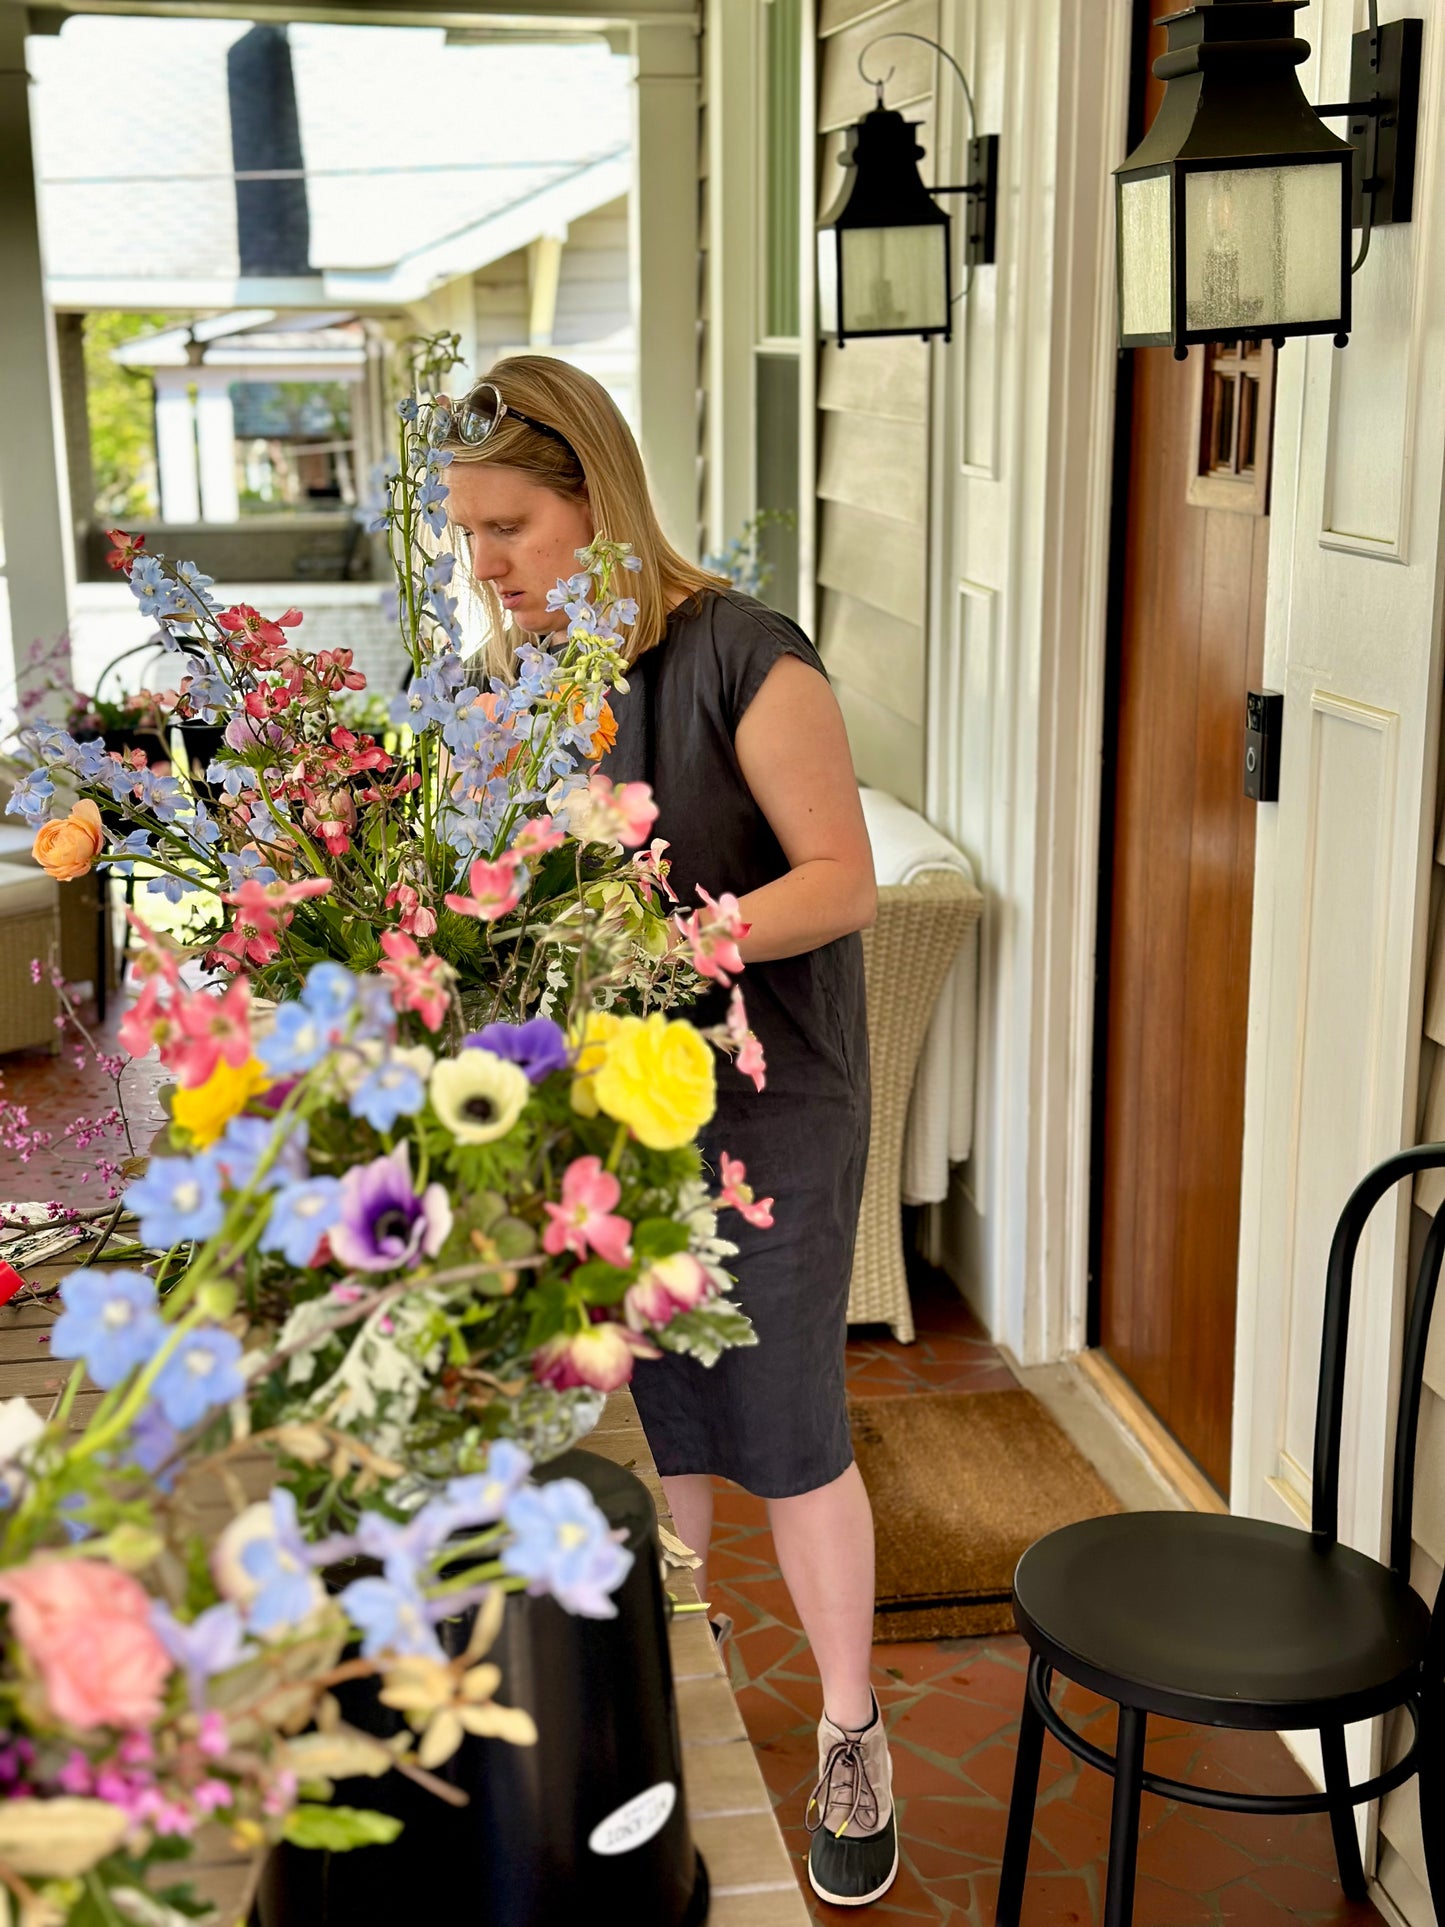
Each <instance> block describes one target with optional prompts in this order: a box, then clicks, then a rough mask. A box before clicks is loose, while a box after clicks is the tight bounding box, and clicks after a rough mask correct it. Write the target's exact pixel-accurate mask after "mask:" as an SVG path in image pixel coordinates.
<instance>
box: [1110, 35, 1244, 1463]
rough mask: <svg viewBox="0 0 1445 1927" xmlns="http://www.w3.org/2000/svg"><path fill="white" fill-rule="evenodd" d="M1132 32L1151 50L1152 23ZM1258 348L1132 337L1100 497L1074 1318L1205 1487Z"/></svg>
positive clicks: (1240, 834)
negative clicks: (1108, 715)
mask: <svg viewBox="0 0 1445 1927" xmlns="http://www.w3.org/2000/svg"><path fill="white" fill-rule="evenodd" d="M1165 10H1166V8H1165V7H1164V6H1163V5H1162V4H1161V5H1158V6H1156V7H1155V8H1154V9H1153V11H1155V12H1159V13H1162V12H1164V11H1165ZM1149 39H1150V46H1149V49H1148V57H1149V58H1150V59H1151V60H1152V58H1153V56H1154V55H1155V54H1156V53H1157V52H1158V51H1159V50H1160V46H1161V45H1162V36H1160V35H1159V34H1158V30H1157V29H1155V30H1153V31H1151V33H1150V36H1149ZM1149 85H1150V88H1151V90H1157V83H1155V82H1154V81H1153V80H1152V76H1151V78H1150V82H1149ZM1153 105H1154V102H1153V100H1152V99H1150V100H1149V102H1148V107H1149V111H1151V112H1152V108H1153ZM1272 358H1273V350H1272V349H1271V348H1269V347H1268V346H1265V347H1263V348H1261V347H1259V346H1258V345H1256V344H1245V343H1229V344H1225V345H1222V346H1220V347H1210V348H1208V349H1205V348H1198V347H1196V348H1195V349H1193V350H1192V352H1191V353H1190V356H1189V359H1188V360H1187V361H1183V362H1176V361H1175V360H1174V359H1173V358H1172V355H1171V353H1170V351H1169V350H1168V349H1167V348H1149V349H1136V350H1135V351H1133V353H1132V354H1131V355H1130V356H1129V357H1128V360H1129V362H1131V363H1132V368H1131V369H1127V370H1126V371H1125V372H1126V377H1131V379H1129V381H1128V428H1127V431H1124V430H1122V429H1121V439H1123V437H1124V435H1125V433H1126V434H1127V445H1126V446H1125V447H1122V448H1121V456H1122V457H1124V458H1125V460H1126V462H1127V470H1125V462H1124V461H1123V460H1121V465H1120V472H1121V474H1122V473H1124V472H1127V477H1128V480H1127V491H1126V494H1125V497H1124V499H1123V501H1122V502H1120V503H1119V504H1118V505H1117V507H1116V514H1118V515H1119V516H1120V517H1122V525H1121V527H1120V529H1119V531H1118V533H1119V536H1120V538H1121V547H1122V582H1121V585H1120V593H1119V595H1118V597H1117V599H1116V601H1117V607H1118V610H1119V614H1118V619H1117V622H1116V632H1115V635H1114V637H1113V639H1112V640H1113V648H1114V652H1115V657H1114V663H1113V685H1114V689H1115V692H1116V700H1115V702H1114V704H1113V706H1112V725H1113V727H1112V731H1111V734H1112V742H1111V744H1110V745H1109V746H1108V747H1109V751H1110V752H1111V753H1110V756H1109V762H1110V767H1109V769H1108V771H1107V773H1106V780H1105V795H1106V814H1105V825H1106V833H1105V839H1104V845H1103V868H1104V876H1103V890H1102V893H1101V906H1102V908H1101V925H1100V954H1101V966H1102V970H1103V976H1102V978H1101V985H1100V990H1101V1011H1102V1020H1103V1021H1102V1025H1101V1041H1100V1049H1099V1061H1098V1063H1097V1064H1096V1078H1097V1079H1101V1080H1102V1084H1101V1089H1100V1092H1099V1096H1100V1099H1101V1102H1100V1104H1099V1106H1098V1109H1097V1113H1096V1114H1097V1116H1098V1120H1099V1133H1098V1138H1097V1140H1096V1142H1097V1145H1098V1150H1097V1152H1096V1156H1097V1157H1098V1158H1099V1159H1100V1160H1101V1164H1100V1166H1099V1167H1098V1168H1097V1169H1096V1184H1097V1192H1096V1217H1095V1276H1094V1287H1095V1294H1096V1296H1095V1327H1096V1336H1097V1341H1098V1343H1099V1344H1100V1345H1101V1346H1102V1347H1103V1349H1104V1351H1105V1353H1106V1354H1107V1356H1108V1357H1109V1358H1110V1359H1111V1360H1112V1362H1113V1363H1114V1364H1115V1365H1116V1366H1118V1368H1119V1369H1120V1371H1122V1372H1123V1373H1124V1375H1125V1377H1126V1378H1127V1379H1128V1380H1129V1381H1130V1383H1131V1384H1132V1385H1133V1386H1134V1388H1135V1389H1136V1390H1137V1391H1138V1392H1139V1393H1140V1395H1141V1396H1142V1397H1143V1398H1144V1399H1145V1400H1146V1401H1147V1403H1148V1404H1149V1405H1150V1406H1151V1407H1152V1409H1153V1410H1154V1412H1155V1413H1156V1414H1157V1416H1158V1417H1159V1418H1160V1419H1161V1420H1162V1421H1163V1422H1164V1424H1165V1425H1166V1426H1167V1427H1168V1428H1169V1430H1170V1431H1171V1432H1172V1433H1173V1434H1174V1435H1175V1437H1176V1438H1177V1439H1178V1440H1179V1442H1180V1444H1182V1445H1183V1446H1184V1448H1185V1449H1186V1451H1188V1452H1189V1453H1190V1454H1191V1456H1192V1457H1193V1458H1194V1459H1195V1461H1196V1462H1197V1463H1198V1464H1199V1465H1200V1467H1201V1468H1202V1469H1203V1470H1204V1472H1205V1473H1206V1474H1207V1475H1208V1476H1209V1477H1210V1478H1211V1479H1212V1480H1213V1481H1214V1482H1215V1484H1216V1485H1218V1486H1219V1487H1221V1489H1223V1488H1225V1487H1227V1484H1228V1475H1229V1453H1230V1424H1231V1417H1232V1410H1233V1386H1234V1308H1235V1290H1236V1276H1237V1270H1238V1262H1239V1194H1240V1172H1241V1153H1242V1145H1243V1134H1244V1058H1245V1033H1246V1021H1247V1015H1248V998H1249V958H1250V922H1251V908H1252V893H1253V887H1254V835H1255V812H1256V810H1257V809H1258V808H1259V807H1260V806H1259V805H1257V804H1255V803H1251V802H1248V801H1246V800H1245V798H1244V796H1243V794H1242V786H1243V754H1244V741H1243V738H1244V729H1245V693H1246V691H1247V690H1248V689H1250V688H1257V687H1258V686H1259V682H1260V665H1261V661H1262V654H1263V636H1264V604H1265V564H1266V555H1267V550H1268V541H1269V522H1268V488H1269V476H1268V464H1269V445H1270V433H1269V431H1270V424H1271V397H1272V388H1273V381H1272V376H1273V359H1272Z"/></svg>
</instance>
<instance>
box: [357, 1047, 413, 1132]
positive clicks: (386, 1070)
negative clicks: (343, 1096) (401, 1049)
mask: <svg viewBox="0 0 1445 1927" xmlns="http://www.w3.org/2000/svg"><path fill="white" fill-rule="evenodd" d="M425 1102H426V1085H425V1084H424V1083H423V1082H422V1080H421V1076H420V1074H419V1072H418V1071H417V1068H416V1066H415V1065H414V1064H409V1063H408V1062H407V1061H406V1059H405V1058H403V1057H384V1058H383V1059H382V1060H381V1062H380V1063H379V1064H378V1065H376V1067H375V1068H374V1069H373V1070H370V1071H368V1072H367V1074H366V1076H365V1077H364V1078H363V1079H362V1080H361V1082H360V1083H359V1084H358V1085H357V1087H356V1089H355V1090H354V1091H353V1092H352V1093H351V1099H350V1102H349V1104H348V1106H347V1108H348V1109H349V1110H350V1112H351V1115H352V1116H353V1117H362V1118H365V1119H366V1122H367V1123H368V1124H369V1125H370V1126H371V1128H372V1130H373V1131H389V1130H390V1129H391V1128H392V1126H393V1125H394V1124H395V1123H396V1120H397V1119H398V1118H399V1117H415V1116H416V1114H417V1112H418V1111H419V1110H420V1109H421V1107H422V1105H423V1104H424V1103H425Z"/></svg>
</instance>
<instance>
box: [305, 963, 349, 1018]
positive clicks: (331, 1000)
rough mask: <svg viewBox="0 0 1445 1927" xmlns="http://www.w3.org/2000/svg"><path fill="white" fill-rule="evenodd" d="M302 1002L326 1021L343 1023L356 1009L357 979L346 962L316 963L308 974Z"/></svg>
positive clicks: (314, 1014)
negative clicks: (344, 963) (346, 965)
mask: <svg viewBox="0 0 1445 1927" xmlns="http://www.w3.org/2000/svg"><path fill="white" fill-rule="evenodd" d="M301 1002H302V1003H303V1004H304V1005H305V1006H306V1008H307V1010H309V1011H310V1012H311V1013H312V1015H313V1016H314V1017H317V1018H319V1019H320V1020H321V1022H322V1023H324V1024H339V1023H340V1022H341V1020H342V1019H343V1018H344V1017H345V1016H346V1015H347V1014H348V1013H349V1012H350V1011H351V1010H353V1009H354V1008H355V1005H356V979H355V977H353V976H352V974H351V972H350V971H349V970H348V969H346V967H345V965H343V964H339V963H319V964H316V965H314V966H313V967H312V969H311V971H310V972H309V973H308V975H307V978H306V984H305V987H304V989H303V990H302V992H301Z"/></svg>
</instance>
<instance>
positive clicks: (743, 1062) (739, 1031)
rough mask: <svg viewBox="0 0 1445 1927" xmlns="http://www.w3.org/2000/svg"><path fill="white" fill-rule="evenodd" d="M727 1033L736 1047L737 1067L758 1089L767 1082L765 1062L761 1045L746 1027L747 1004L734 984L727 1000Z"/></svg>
mask: <svg viewBox="0 0 1445 1927" xmlns="http://www.w3.org/2000/svg"><path fill="white" fill-rule="evenodd" d="M727 1033H728V1036H729V1037H730V1038H731V1039H732V1041H733V1043H734V1045H735V1046H736V1048H737V1054H738V1069H739V1070H740V1071H741V1072H742V1074H743V1076H744V1077H750V1078H751V1079H752V1080H753V1083H754V1085H755V1086H756V1088H757V1089H758V1090H761V1089H762V1088H763V1086H764V1085H765V1084H766V1083H767V1081H768V1079H767V1070H768V1067H767V1064H766V1063H765V1062H764V1061H763V1047H762V1045H761V1043H759V1041H758V1039H757V1038H756V1037H755V1036H754V1035H753V1033H752V1031H750V1030H749V1029H748V1012H747V1006H746V1004H744V1002H743V993H742V991H741V990H740V989H739V988H738V986H737V985H736V984H734V985H733V994H732V997H731V999H730V1000H729V1002H728V1014H727Z"/></svg>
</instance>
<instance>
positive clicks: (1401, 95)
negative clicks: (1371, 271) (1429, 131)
mask: <svg viewBox="0 0 1445 1927" xmlns="http://www.w3.org/2000/svg"><path fill="white" fill-rule="evenodd" d="M1422 34H1423V22H1422V21H1420V20H1418V19H1404V20H1387V21H1385V22H1384V24H1383V25H1382V24H1381V22H1380V19H1379V11H1378V0H1371V6H1370V24H1369V26H1368V27H1365V28H1362V29H1361V31H1360V32H1359V33H1356V34H1353V35H1352V36H1351V39H1350V95H1351V98H1350V99H1349V100H1343V101H1327V102H1326V103H1325V104H1324V105H1323V106H1321V107H1316V108H1315V112H1316V113H1317V114H1319V115H1320V116H1321V118H1324V117H1327V116H1328V117H1335V116H1339V117H1342V118H1344V119H1345V120H1347V121H1349V123H1350V127H1349V133H1348V138H1349V140H1350V142H1351V144H1352V145H1353V146H1354V148H1355V170H1354V175H1355V179H1354V196H1353V208H1352V211H1351V226H1353V227H1357V228H1359V230H1360V248H1359V252H1358V254H1357V255H1356V256H1355V260H1354V264H1353V265H1354V271H1355V272H1358V270H1359V268H1360V265H1361V263H1362V262H1363V261H1364V259H1365V256H1366V255H1367V254H1368V253H1369V251H1370V236H1371V234H1372V233H1373V232H1374V230H1375V229H1376V228H1377V227H1388V226H1390V225H1391V224H1392V223H1394V222H1397V221H1408V220H1410V219H1411V217H1412V215H1413V213H1414V200H1415V150H1416V146H1417V143H1418V130H1419V122H1420V68H1421V40H1422Z"/></svg>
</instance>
